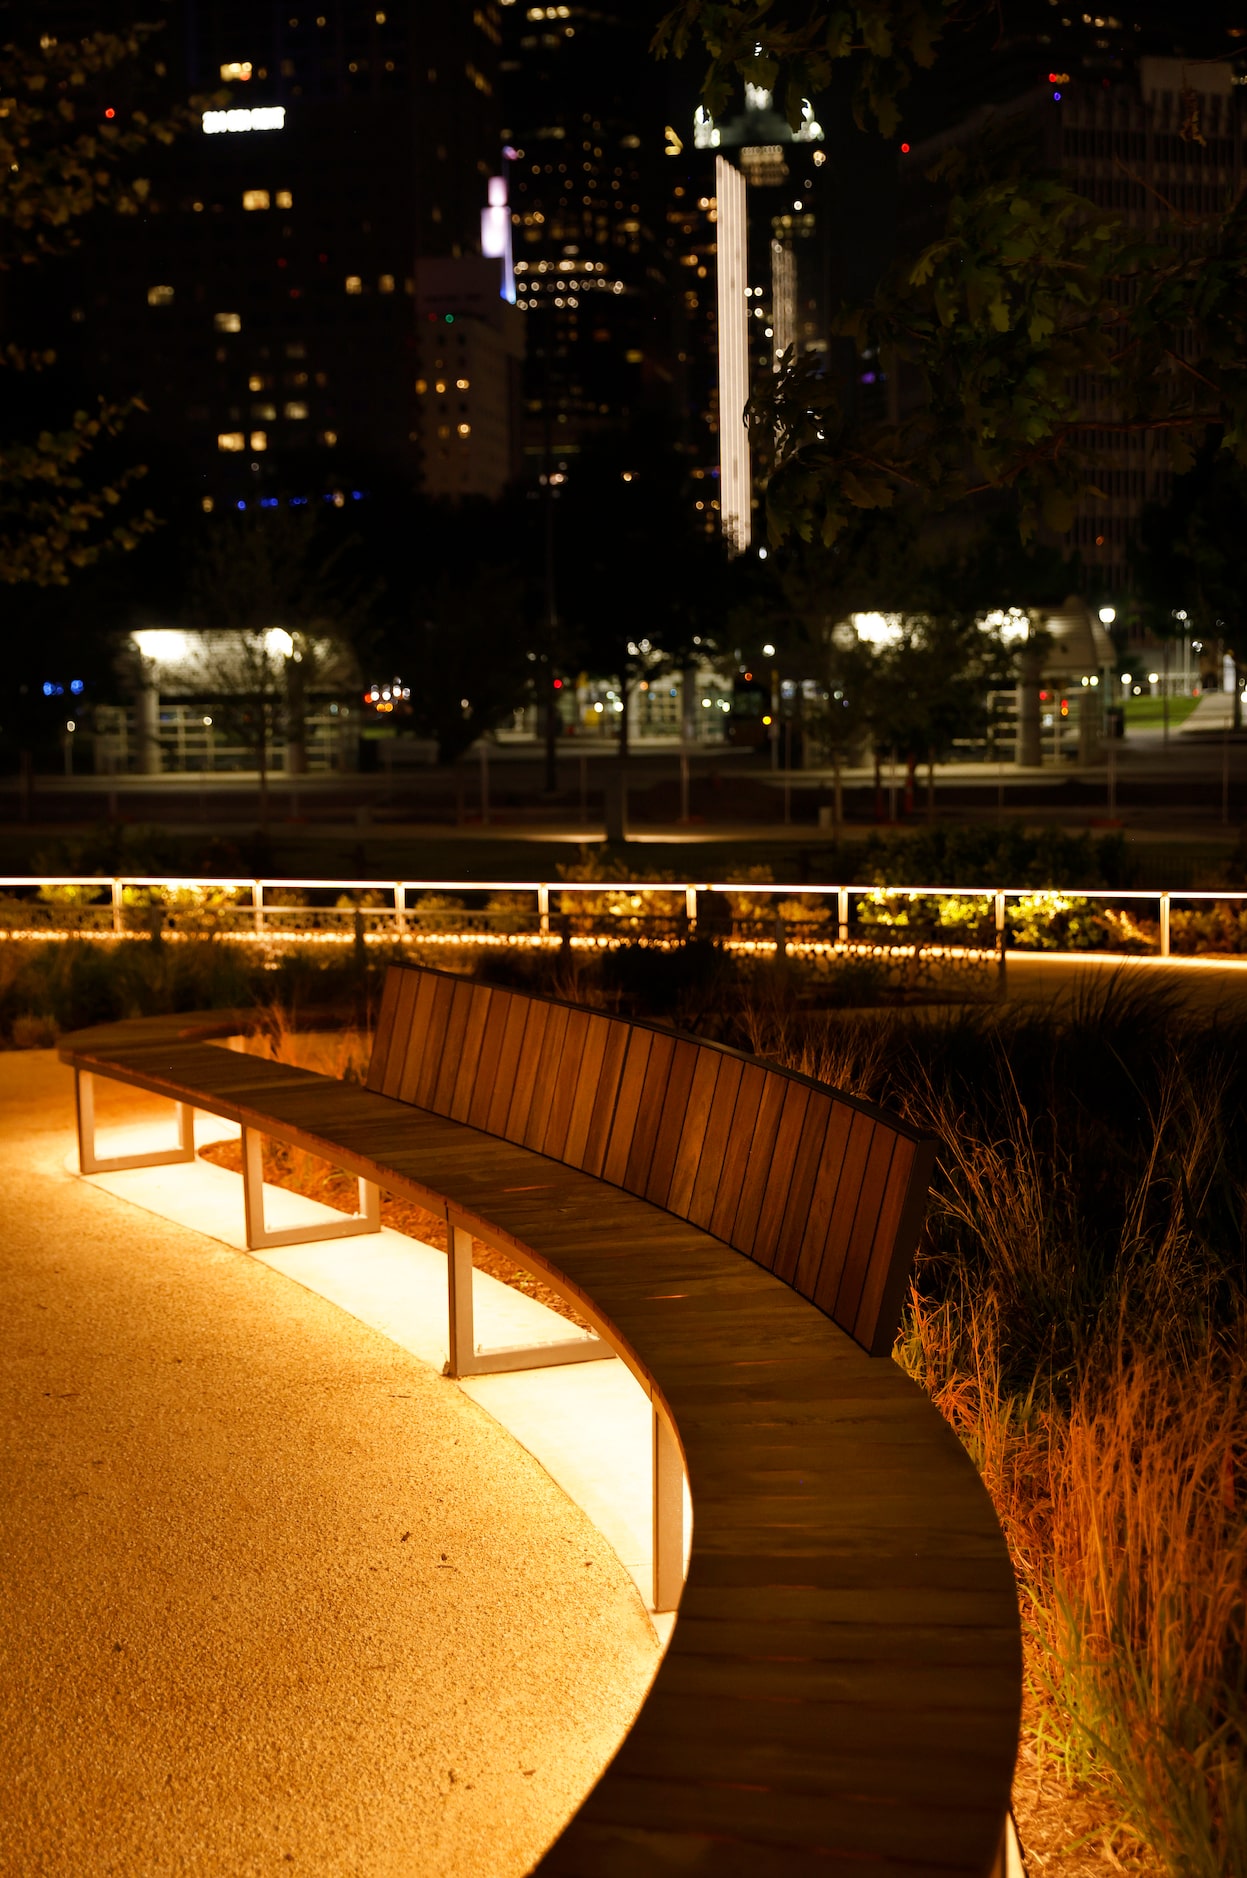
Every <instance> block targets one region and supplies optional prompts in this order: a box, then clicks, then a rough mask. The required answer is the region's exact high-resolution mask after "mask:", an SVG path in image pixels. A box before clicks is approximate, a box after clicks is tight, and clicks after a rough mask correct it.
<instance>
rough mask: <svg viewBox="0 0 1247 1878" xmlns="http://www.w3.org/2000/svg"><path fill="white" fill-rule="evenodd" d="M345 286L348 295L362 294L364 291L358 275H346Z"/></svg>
mask: <svg viewBox="0 0 1247 1878" xmlns="http://www.w3.org/2000/svg"><path fill="white" fill-rule="evenodd" d="M345 285H346V291H347V292H348V293H363V291H364V283H363V281H362V280H361V279H360V277H359V275H358V274H348V275H347V277H346V282H345Z"/></svg>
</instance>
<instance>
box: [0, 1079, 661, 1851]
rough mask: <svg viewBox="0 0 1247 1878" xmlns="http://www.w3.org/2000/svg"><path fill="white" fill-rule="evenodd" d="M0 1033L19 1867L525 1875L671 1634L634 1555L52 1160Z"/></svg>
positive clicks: (315, 1301)
mask: <svg viewBox="0 0 1247 1878" xmlns="http://www.w3.org/2000/svg"><path fill="white" fill-rule="evenodd" d="M71 1127H72V1088H71V1082H70V1078H69V1075H68V1073H67V1072H66V1071H64V1070H63V1069H62V1068H61V1067H60V1066H59V1065H58V1064H57V1063H56V1062H55V1060H54V1058H53V1057H52V1055H51V1053H49V1052H30V1053H23V1054H9V1055H3V1056H0V1175H2V1177H3V1180H4V1185H5V1191H6V1194H7V1196H8V1203H7V1206H6V1222H5V1231H4V1235H3V1240H2V1241H0V1295H2V1297H3V1321H4V1337H3V1344H2V1346H0V1521H2V1529H0V1530H2V1539H0V1742H2V1743H3V1750H2V1752H0V1818H3V1819H4V1821H5V1827H4V1832H3V1834H2V1835H0V1873H2V1874H4V1878H9V1875H10V1874H12V1875H13V1878H18V1874H20V1875H21V1878H31V1875H32V1874H35V1873H38V1874H39V1875H40V1878H61V1875H62V1874H64V1878H69V1875H70V1874H73V1878H96V1874H107V1873H116V1874H118V1878H163V1874H166V1873H167V1874H174V1873H176V1874H178V1875H179V1878H184V1875H185V1878H199V1875H201V1874H202V1875H204V1878H207V1875H209V1874H211V1875H213V1878H216V1875H217V1874H220V1875H221V1878H249V1875H250V1874H253V1873H257V1874H258V1873H269V1872H273V1873H281V1872H289V1871H291V1870H295V1871H298V1870H303V1871H305V1872H308V1873H314V1874H316V1875H317V1878H338V1875H339V1874H343V1875H345V1874H351V1875H352V1878H356V1875H358V1878H390V1874H395V1875H397V1874H399V1873H402V1874H404V1878H412V1875H414V1874H419V1878H435V1875H440V1874H446V1875H447V1878H451V1875H452V1874H453V1878H475V1875H476V1874H480V1875H481V1878H504V1875H505V1874H510V1873H521V1872H524V1871H526V1870H527V1869H528V1868H529V1866H530V1865H531V1864H532V1863H533V1861H534V1860H535V1858H536V1857H537V1856H538V1854H539V1853H540V1851H541V1850H542V1848H543V1847H544V1846H545V1845H546V1844H547V1843H548V1842H549V1841H550V1839H551V1838H552V1837H553V1836H554V1834H555V1833H556V1832H557V1831H558V1829H559V1827H560V1826H561V1824H562V1823H563V1821H564V1820H565V1819H566V1818H567V1817H568V1815H569V1814H570V1813H571V1812H572V1811H573V1810H574V1809H575V1807H576V1805H577V1804H578V1803H579V1800H580V1798H581V1797H582V1795H583V1794H584V1792H585V1791H586V1790H587V1788H588V1787H589V1786H590V1785H591V1784H592V1782H593V1780H594V1779H595V1778H596V1776H597V1774H598V1772H599V1771H600V1770H601V1768H602V1766H603V1765H604V1764H605V1762H606V1761H607V1760H608V1759H609V1757H610V1755H611V1753H612V1751H613V1749H614V1748H615V1746H616V1745H617V1744H618V1742H619V1740H620V1738H621V1737H622V1735H623V1733H624V1731H625V1730H626V1728H627V1726H628V1724H629V1722H630V1720H631V1718H632V1716H633V1715H634V1713H635V1711H636V1709H637V1707H638V1705H639V1703H640V1701H641V1699H642V1696H643V1694H644V1692H645V1689H646V1687H647V1685H648V1682H649V1679H650V1677H651V1676H652V1674H653V1672H654V1669H655V1667H656V1665H657V1647H656V1644H655V1642H654V1639H653V1633H652V1631H651V1629H650V1626H649V1623H648V1621H647V1619H646V1616H645V1614H644V1611H643V1609H642V1607H641V1604H640V1602H639V1600H638V1598H637V1596H636V1592H635V1590H634V1589H633V1586H632V1584H631V1582H630V1581H629V1579H628V1577H627V1575H626V1573H625V1572H624V1570H623V1567H622V1566H621V1565H620V1563H619V1561H618V1560H617V1558H616V1557H615V1555H614V1553H613V1552H611V1551H610V1549H609V1548H608V1546H607V1545H606V1543H605V1541H604V1540H603V1539H602V1538H601V1536H600V1535H599V1533H598V1532H597V1530H596V1529H595V1528H594V1527H593V1526H591V1525H590V1524H589V1523H588V1521H587V1520H586V1519H585V1518H584V1517H583V1515H582V1514H581V1513H580V1512H579V1510H578V1509H577V1508H576V1507H575V1506H573V1505H572V1504H571V1502H570V1501H568V1500H567V1499H566V1498H565V1496H564V1495H563V1494H562V1493H561V1492H560V1490H559V1489H558V1488H557V1487H555V1485H554V1484H553V1482H552V1481H551V1480H550V1479H549V1477H548V1476H547V1475H546V1474H545V1473H544V1472H543V1470H542V1469H541V1468H540V1467H539V1466H538V1465H537V1463H536V1462H535V1461H533V1460H532V1459H531V1457H530V1456H529V1455H528V1454H526V1453H525V1452H524V1451H523V1449H521V1448H520V1447H518V1446H517V1445H516V1443H515V1442H513V1441H512V1440H511V1438H510V1437H509V1436H508V1435H507V1434H505V1433H504V1432H503V1431H502V1430H501V1429H500V1428H499V1427H498V1425H497V1424H496V1423H495V1422H493V1421H492V1420H491V1419H490V1417H489V1416H487V1415H486V1414H485V1413H484V1412H483V1410H481V1409H479V1408H478V1407H477V1406H476V1405H475V1404H474V1403H472V1402H470V1401H469V1400H468V1399H467V1397H466V1396H464V1395H463V1394H462V1393H461V1392H460V1391H459V1389H458V1388H457V1387H456V1386H455V1385H454V1384H453V1383H450V1382H447V1381H445V1380H443V1379H442V1378H441V1377H439V1376H436V1375H435V1374H434V1373H433V1372H432V1371H431V1370H430V1369H428V1368H426V1367H424V1366H423V1365H421V1364H419V1363H418V1362H416V1361H415V1360H414V1359H413V1358H411V1357H409V1356H406V1355H405V1354H403V1353H402V1352H400V1351H399V1350H397V1349H396V1348H395V1347H394V1346H393V1345H392V1344H390V1343H389V1342H388V1341H387V1340H386V1339H385V1338H384V1337H382V1336H379V1335H377V1334H376V1333H374V1332H372V1331H370V1330H368V1329H367V1328H365V1327H364V1326H363V1325H361V1324H359V1323H358V1322H357V1321H356V1320H355V1319H353V1318H350V1317H348V1316H346V1315H345V1314H344V1313H343V1312H341V1311H339V1310H338V1309H337V1308H336V1307H335V1306H333V1305H331V1304H329V1303H326V1302H325V1301H324V1300H322V1299H320V1298H317V1297H315V1296H314V1295H312V1294H311V1293H310V1292H307V1291H305V1290H303V1289H302V1288H301V1287H300V1286H298V1285H296V1284H293V1283H292V1282H290V1281H289V1280H287V1279H285V1278H283V1277H282V1276H281V1275H280V1274H278V1273H275V1272H272V1271H269V1270H268V1269H266V1268H265V1267H264V1266H262V1265H259V1264H257V1263H255V1262H254V1261H252V1260H250V1259H248V1258H246V1257H245V1256H243V1255H240V1254H238V1253H236V1252H233V1251H230V1250H228V1249H226V1248H225V1247H223V1246H221V1245H220V1244H219V1243H218V1242H216V1241H215V1240H212V1239H208V1238H206V1237H203V1236H201V1235H199V1234H196V1233H192V1232H188V1231H186V1230H185V1229H183V1228H181V1227H178V1226H174V1225H172V1224H167V1223H165V1222H163V1221H161V1220H160V1219H158V1218H155V1217H153V1216H151V1215H149V1214H146V1213H142V1212H140V1211H138V1210H137V1209H136V1208H132V1207H129V1206H127V1205H125V1204H124V1203H122V1202H120V1201H117V1200H115V1199H113V1198H112V1197H111V1196H109V1195H107V1194H105V1193H102V1192H100V1191H97V1190H95V1189H93V1188H90V1187H88V1186H86V1185H84V1184H83V1183H80V1182H78V1181H77V1180H75V1179H74V1178H73V1177H71V1176H69V1175H67V1174H66V1172H65V1171H64V1157H65V1155H66V1153H67V1152H68V1150H69V1148H70V1146H71Z"/></svg>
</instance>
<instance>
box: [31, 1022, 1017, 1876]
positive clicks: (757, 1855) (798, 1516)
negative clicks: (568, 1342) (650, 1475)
mask: <svg viewBox="0 0 1247 1878" xmlns="http://www.w3.org/2000/svg"><path fill="white" fill-rule="evenodd" d="M239 1028H240V1020H239V1017H238V1016H237V1014H228V1013H227V1014H222V1013H219V1012H218V1013H213V1014H211V1015H205V1016H198V1017H192V1018H173V1019H156V1020H143V1021H136V1022H133V1023H128V1024H117V1025H111V1026H107V1027H102V1028H100V1029H98V1030H94V1031H87V1032H80V1033H78V1034H77V1035H75V1036H71V1037H67V1038H66V1039H64V1041H63V1043H62V1045H61V1056H62V1059H63V1060H64V1061H66V1062H68V1063H71V1064H72V1065H73V1066H74V1067H75V1069H76V1070H78V1071H79V1072H86V1073H89V1074H98V1075H100V1076H105V1077H110V1078H113V1079H116V1080H119V1081H121V1082H124V1083H128V1084H131V1085H133V1086H135V1087H137V1088H141V1089H145V1090H149V1091H152V1092H154V1093H156V1094H160V1095H164V1096H167V1097H168V1098H169V1099H170V1100H172V1101H175V1102H184V1103H190V1104H192V1105H193V1106H195V1107H199V1108H202V1109H205V1110H207V1111H209V1112H211V1113H212V1114H214V1115H217V1116H220V1117H223V1118H225V1119H227V1120H230V1121H234V1122H237V1123H239V1124H241V1125H242V1126H243V1127H244V1128H249V1129H251V1130H254V1131H256V1132H258V1133H262V1134H265V1135H269V1136H271V1137H273V1138H275V1139H277V1140H280V1141H285V1142H288V1143H291V1144H293V1145H295V1146H299V1147H303V1148H305V1149H308V1150H310V1151H311V1152H313V1153H317V1154H321V1155H324V1156H325V1157H326V1158H327V1159H329V1160H331V1161H334V1162H335V1163H337V1164H338V1165H340V1166H342V1167H343V1168H345V1169H347V1170H348V1171H350V1172H353V1173H356V1174H358V1175H359V1176H360V1177H361V1179H364V1180H367V1181H372V1182H376V1183H378V1184H380V1185H382V1186H384V1187H386V1188H388V1189H390V1190H391V1191H394V1192H397V1193H400V1194H405V1195H407V1196H409V1197H411V1198H412V1199H414V1200H416V1201H417V1202H418V1203H419V1204H421V1205H423V1206H425V1207H428V1208H429V1209H430V1210H433V1211H435V1212H438V1213H440V1214H442V1215H443V1216H444V1217H447V1218H450V1217H452V1215H453V1216H454V1217H457V1218H459V1219H461V1220H462V1221H464V1222H466V1223H467V1225H468V1226H469V1227H472V1228H473V1229H475V1228H477V1227H479V1229H480V1232H481V1236H483V1237H486V1238H489V1239H491V1240H492V1241H493V1242H494V1243H496V1244H498V1245H500V1246H502V1247H503V1249H505V1250H509V1251H511V1252H513V1254H514V1255H515V1257H516V1258H517V1259H518V1260H519V1261H520V1262H521V1263H523V1264H525V1265H527V1266H528V1267H530V1268H531V1269H533V1270H535V1271H538V1272H540V1273H542V1274H544V1275H545V1276H546V1277H547V1278H548V1280H549V1281H550V1282H551V1283H552V1284H553V1285H554V1286H555V1287H556V1288H557V1289H559V1290H561V1291H562V1292H563V1293H564V1294H565V1295H567V1296H568V1297H570V1298H572V1299H574V1300H575V1301H576V1302H577V1303H578V1305H579V1307H580V1308H581V1309H582V1310H583V1312H584V1313H585V1315H586V1316H587V1318H588V1319H589V1321H590V1322H591V1323H593V1324H594V1326H595V1327H596V1328H597V1329H598V1331H599V1332H600V1334H601V1335H602V1336H603V1337H604V1338H606V1339H607V1340H608V1341H609V1343H610V1344H611V1346H612V1347H613V1348H614V1349H615V1350H616V1351H617V1352H618V1353H619V1354H620V1355H621V1356H622V1357H623V1359H624V1361H625V1362H626V1363H627V1364H628V1366H629V1368H630V1369H631V1370H632V1372H633V1374H634V1375H635V1376H636V1377H637V1378H638V1380H639V1381H640V1383H641V1384H642V1386H643V1387H644V1388H645V1389H646V1390H647V1392H648V1393H649V1394H650V1396H651V1398H652V1400H653V1401H654V1403H655V1404H656V1406H658V1407H660V1408H661V1409H662V1411H663V1412H664V1413H665V1415H667V1416H668V1417H669V1418H670V1422H671V1424H672V1426H673V1427H674V1429H675V1431H676V1435H677V1437H678V1441H679V1445H680V1449H681V1451H682V1455H683V1461H684V1466H685V1469H686V1471H687V1476H688V1481H689V1487H690V1491H691V1496H692V1505H693V1522H694V1523H693V1535H692V1551H691V1559H690V1564H689V1571H688V1578H687V1583H686V1585H685V1587H684V1591H683V1596H682V1600H681V1602H680V1606H679V1618H678V1622H677V1623H676V1626H675V1630H674V1634H673V1636H672V1640H671V1643H670V1646H669V1648H668V1650H667V1652H666V1655H665V1656H664V1658H663V1660H662V1663H661V1665H660V1668H659V1670H658V1673H657V1676H656V1678H655V1681H654V1684H653V1686H652V1689H651V1692H650V1694H649V1696H648V1698H647V1700H646V1702H645V1704H644V1705H643V1707H642V1709H641V1711H640V1713H639V1715H638V1717H637V1719H636V1722H635V1724H634V1726H633V1727H632V1729H631V1731H630V1732H629V1734H628V1736H627V1738H626V1739H625V1741H624V1742H623V1744H622V1745H621V1747H620V1749H619V1752H618V1754H617V1755H616V1757H615V1759H614V1761H613V1762H612V1763H611V1765H610V1767H609V1768H608V1769H607V1770H606V1772H605V1773H604V1774H603V1776H602V1778H601V1779H600V1780H599V1782H598V1784H597V1786H596V1787H595V1788H594V1789H593V1791H592V1792H591V1793H590V1794H589V1795H588V1797H587V1798H586V1800H585V1801H584V1803H583V1805H582V1806H581V1808H580V1809H579V1811H578V1812H577V1814H576V1816H575V1817H574V1818H573V1820H572V1821H571V1822H570V1824H569V1825H568V1826H567V1828H566V1829H565V1830H564V1832H563V1833H562V1834H561V1835H560V1837H559V1838H558V1840H557V1841H556V1842H555V1844H554V1845H553V1846H552V1847H551V1848H550V1849H549V1851H548V1852H547V1854H546V1855H545V1857H544V1859H543V1860H542V1861H541V1863H540V1865H539V1866H538V1867H537V1869H538V1870H539V1871H540V1872H541V1873H543V1874H550V1875H551V1878H554V1875H555V1874H559V1875H567V1878H572V1875H573V1874H574V1875H576V1878H590V1875H592V1878H615V1875H616V1874H618V1875H619V1878H625V1875H626V1878H643V1875H644V1878H650V1875H652V1874H663V1873H672V1874H675V1873H680V1874H687V1873H705V1874H714V1878H735V1875H736V1874H739V1875H740V1878H772V1875H773V1878H780V1875H781V1874H782V1878H794V1875H795V1874H800V1873H807V1872H808V1873H815V1872H827V1871H834V1870H844V1871H845V1872H848V1871H852V1872H854V1873H855V1874H860V1873H861V1872H862V1871H863V1869H866V1870H873V1871H878V1872H880V1873H886V1874H889V1875H893V1874H895V1875H897V1878H899V1875H901V1874H905V1875H906V1878H937V1875H938V1878H961V1875H962V1874H964V1878H988V1874H990V1873H993V1872H996V1871H1000V1870H1003V1866H1002V1865H1001V1864H1000V1862H999V1861H1000V1858H1001V1837H1002V1827H1003V1823H1004V1820H1005V1815H1006V1811H1007V1807H1008V1802H1009V1789H1010V1782H1011V1777H1012V1771H1013V1762H1014V1756H1015V1751H1016V1743H1017V1729H1018V1719H1019V1707H1020V1686H1021V1664H1020V1645H1019V1625H1018V1612H1017V1602H1016V1595H1015V1588H1014V1578H1013V1572H1012V1569H1011V1566H1010V1563H1009V1559H1008V1556H1007V1552H1006V1549H1005V1546H1004V1541H1003V1538H1002V1535H1001V1532H1000V1528H999V1526H998V1524H997V1522H996V1519H995V1516H994V1513H993V1510H992V1507H991V1504H990V1501H989V1500H988V1497H987V1495H986V1493H985V1491H984V1489H983V1486H982V1483H981V1482H980V1480H979V1479H978V1476H977V1475H976V1473H975V1470H974V1468H973V1466H972V1464H971V1462H970V1460H969V1458H968V1456H967V1455H966V1454H965V1452H964V1450H963V1449H962V1447H961V1445H960V1443H959V1442H958V1441H957V1439H956V1437H955V1436H954V1434H953V1433H952V1431H951V1429H950V1428H949V1427H948V1426H947V1424H946V1423H945V1422H944V1421H943V1420H942V1418H941V1417H940V1416H939V1414H938V1413H937V1412H936V1410H935V1408H934V1407H933V1405H932V1404H931V1402H930V1401H929V1400H928V1399H927V1397H926V1396H925V1395H924V1394H923V1393H922V1391H921V1390H920V1389H919V1388H918V1387H917V1385H916V1384H915V1383H913V1382H912V1381H911V1380H910V1379H909V1378H908V1377H907V1376H905V1375H904V1374H903V1372H902V1371H901V1370H900V1369H899V1368H898V1367H897V1366H896V1365H895V1364H894V1363H892V1362H890V1361H888V1360H886V1359H883V1360H880V1359H878V1358H873V1357H871V1356H870V1355H868V1354H867V1353H866V1351H865V1350H863V1349H862V1348H861V1347H860V1346H859V1344H858V1343H857V1342H855V1341H854V1340H853V1338H852V1337H850V1336H849V1335H848V1334H846V1332H845V1331H844V1330H842V1329H841V1328H839V1327H838V1326H837V1325H836V1324H835V1323H834V1322H832V1321H831V1320H830V1318H829V1317H827V1316H826V1315H824V1314H823V1313H822V1312H821V1311H820V1310H818V1309H817V1308H815V1306H814V1305H813V1304H811V1303H809V1302H808V1301H807V1300H806V1299H805V1298H803V1297H801V1296H800V1295H798V1294H797V1293H796V1292H795V1291H794V1290H793V1289H791V1288H790V1287H789V1285H788V1284H786V1283H784V1282H783V1281H782V1280H781V1279H780V1278H777V1277H776V1276H775V1275H774V1274H773V1273H772V1272H770V1271H768V1270H766V1269H765V1268H764V1267H763V1266H761V1265H759V1264H757V1263H755V1262H753V1261H751V1260H750V1259H748V1258H746V1257H743V1256H741V1254H740V1253H739V1252H737V1251H734V1250H733V1249H731V1247H729V1246H728V1245H726V1244H725V1243H724V1242H723V1241H722V1240H720V1239H718V1238H716V1237H713V1236H712V1235H711V1234H710V1233H709V1232H707V1231H705V1230H703V1229H701V1228H700V1227H698V1226H695V1225H693V1224H690V1223H689V1222H688V1221H686V1220H683V1219H680V1218H677V1217H675V1216H674V1215H673V1214H671V1213H669V1212H666V1211H664V1210H663V1209H662V1208H660V1207H658V1206H656V1205H654V1204H653V1203H652V1202H650V1201H648V1200H645V1199H642V1198H639V1197H637V1196H635V1195H633V1194H631V1193H627V1192H625V1191H622V1190H621V1189H620V1188H618V1187H614V1186H609V1185H607V1184H606V1183H605V1182H604V1181H603V1180H601V1179H599V1178H596V1177H594V1176H592V1175H590V1174H586V1173H584V1172H582V1171H579V1170H578V1169H576V1168H571V1167H567V1166H565V1165H563V1164H562V1163H561V1162H559V1161H556V1160H552V1159H550V1158H548V1157H547V1156H545V1155H543V1154H540V1153H538V1152H536V1151H534V1150H533V1149H531V1148H527V1147H523V1146H520V1145H517V1144H515V1143H512V1142H509V1141H506V1140H502V1139H499V1138H498V1137H497V1136H496V1135H492V1134H487V1133H485V1132H483V1131H482V1130H481V1129H479V1128H476V1127H473V1126H470V1125H468V1124H466V1123H464V1122H459V1121H453V1120H449V1119H447V1118H445V1117H443V1116H439V1115H436V1114H432V1113H429V1112H428V1111H426V1110H423V1109H420V1108H417V1107H414V1106H412V1105H411V1104H410V1103H409V1102H404V1101H399V1100H396V1099H394V1098H393V1097H390V1096H386V1095H382V1094H377V1093H375V1092H373V1091H371V1090H368V1089H364V1088H360V1087H357V1086H347V1085H343V1084H341V1083H338V1082H336V1081H335V1080H333V1079H331V1078H328V1077H324V1076H320V1075H316V1074H314V1073H312V1072H310V1071H303V1070H298V1069H292V1068H289V1067H286V1066H283V1065H280V1064H276V1063H273V1062H269V1061H267V1060H265V1059H262V1058H259V1057H255V1056H249V1055H244V1054H241V1053H239V1052H237V1051H232V1050H227V1049H222V1048H220V1047H219V1045H218V1044H216V1043H213V1042H211V1041H207V1040H206V1039H207V1038H208V1037H210V1036H211V1035H212V1034H213V1033H214V1032H215V1033H216V1034H218V1035H223V1034H227V1033H229V1032H232V1031H236V1030H237V1029H239ZM500 1511H502V1512H503V1513H505V1509H500Z"/></svg>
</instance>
